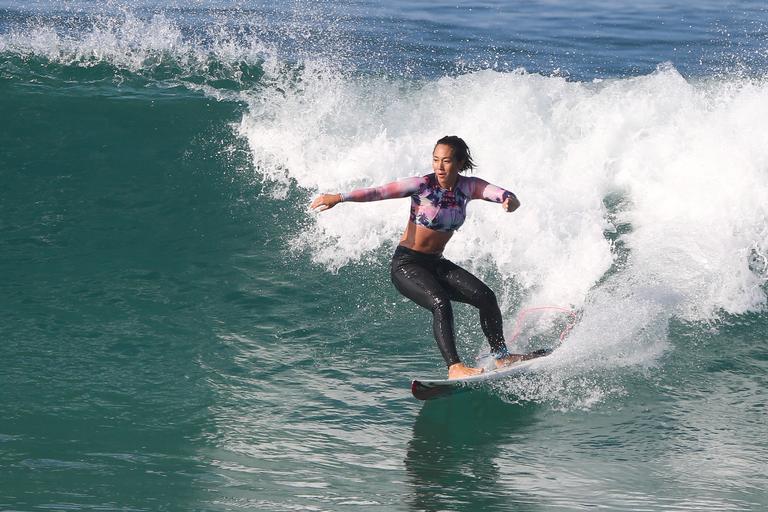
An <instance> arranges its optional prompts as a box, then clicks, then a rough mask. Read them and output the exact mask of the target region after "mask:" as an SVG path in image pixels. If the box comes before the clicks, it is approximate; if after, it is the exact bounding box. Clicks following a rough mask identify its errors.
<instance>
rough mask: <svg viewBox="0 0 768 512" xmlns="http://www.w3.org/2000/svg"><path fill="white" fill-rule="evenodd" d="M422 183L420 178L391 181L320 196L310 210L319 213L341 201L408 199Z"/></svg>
mask: <svg viewBox="0 0 768 512" xmlns="http://www.w3.org/2000/svg"><path fill="white" fill-rule="evenodd" d="M423 181H424V178H423V177H421V176H415V177H413V178H406V179H404V180H398V181H393V182H391V183H387V184H386V185H381V186H380V187H371V188H358V189H355V190H353V191H351V192H347V193H345V194H320V195H319V196H318V197H317V198H315V200H314V201H312V204H311V205H310V208H312V209H315V208H320V211H322V210H327V209H329V208H333V207H334V206H336V205H337V204H339V203H341V202H343V201H352V202H356V203H366V202H369V201H381V200H382V199H396V198H400V197H408V196H409V195H411V194H413V193H414V192H416V191H417V190H419V186H421V183H422V182H423Z"/></svg>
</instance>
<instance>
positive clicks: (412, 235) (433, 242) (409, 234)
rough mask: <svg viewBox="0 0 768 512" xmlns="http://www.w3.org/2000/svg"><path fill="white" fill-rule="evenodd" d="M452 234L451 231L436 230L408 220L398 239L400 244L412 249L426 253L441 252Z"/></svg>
mask: <svg viewBox="0 0 768 512" xmlns="http://www.w3.org/2000/svg"><path fill="white" fill-rule="evenodd" d="M452 236H453V231H436V230H434V229H429V228H426V227H424V226H420V225H418V224H414V223H413V222H409V223H408V225H407V226H406V228H405V233H403V238H401V239H400V245H402V246H403V247H407V248H408V249H411V250H413V251H418V252H423V253H427V254H442V253H443V249H445V244H447V243H448V240H450V239H451V237H452Z"/></svg>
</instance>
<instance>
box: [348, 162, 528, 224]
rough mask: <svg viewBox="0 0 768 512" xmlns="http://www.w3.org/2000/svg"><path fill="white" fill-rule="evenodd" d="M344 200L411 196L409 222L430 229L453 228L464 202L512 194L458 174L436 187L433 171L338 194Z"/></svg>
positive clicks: (461, 221) (499, 200) (464, 208)
mask: <svg viewBox="0 0 768 512" xmlns="http://www.w3.org/2000/svg"><path fill="white" fill-rule="evenodd" d="M341 196H342V199H343V200H344V201H353V202H368V201H379V200H382V199H394V198H398V197H408V196H411V222H413V223H414V224H417V225H420V226H424V227H425V228H429V229H434V230H435V231H454V230H456V229H459V228H460V227H461V225H462V224H464V219H465V218H466V215H467V203H468V202H469V201H470V200H472V199H485V200H486V201H492V202H494V203H503V202H504V200H505V199H507V198H508V197H514V196H515V195H514V194H513V193H512V192H510V191H508V190H504V189H503V188H501V187H497V186H496V185H492V184H490V183H488V182H487V181H485V180H482V179H480V178H475V177H473V176H472V177H470V176H462V175H461V174H460V175H459V177H458V180H457V181H456V185H455V186H454V187H453V190H447V189H444V188H440V184H439V183H438V181H437V176H435V173H432V174H427V175H426V176H414V177H413V178H406V179H403V180H399V181H393V182H392V183H387V184H386V185H382V186H380V187H373V188H361V189H357V190H353V191H351V192H347V193H346V194H342V195H341Z"/></svg>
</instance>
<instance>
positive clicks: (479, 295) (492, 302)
mask: <svg viewBox="0 0 768 512" xmlns="http://www.w3.org/2000/svg"><path fill="white" fill-rule="evenodd" d="M474 299H475V305H476V306H477V307H478V308H480V309H484V308H498V307H499V303H498V301H497V300H496V294H495V293H493V290H491V289H490V288H488V287H487V286H483V287H482V288H480V289H478V290H477V291H475V294H474Z"/></svg>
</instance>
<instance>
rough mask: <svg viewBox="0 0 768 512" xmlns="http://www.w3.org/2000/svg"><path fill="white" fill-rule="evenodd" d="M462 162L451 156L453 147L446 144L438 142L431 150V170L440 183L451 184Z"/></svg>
mask: <svg viewBox="0 0 768 512" xmlns="http://www.w3.org/2000/svg"><path fill="white" fill-rule="evenodd" d="M461 164H462V162H459V161H458V160H456V159H455V158H454V156H453V148H452V147H451V146H449V145H447V144H438V145H437V146H435V150H434V151H433V152H432V170H433V171H434V172H435V175H436V176H437V179H438V180H439V181H440V182H441V183H446V182H447V183H448V184H450V185H453V183H454V181H455V180H456V176H458V174H459V169H461Z"/></svg>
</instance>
